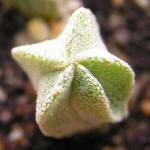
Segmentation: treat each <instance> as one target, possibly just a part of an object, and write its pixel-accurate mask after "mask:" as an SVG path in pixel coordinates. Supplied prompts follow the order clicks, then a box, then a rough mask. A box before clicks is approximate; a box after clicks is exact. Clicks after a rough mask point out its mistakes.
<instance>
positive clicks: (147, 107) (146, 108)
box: [140, 99, 150, 116]
mask: <svg viewBox="0 0 150 150" xmlns="http://www.w3.org/2000/svg"><path fill="white" fill-rule="evenodd" d="M140 109H141V111H142V112H143V113H144V115H146V116H150V99H144V100H142V101H141V103H140Z"/></svg>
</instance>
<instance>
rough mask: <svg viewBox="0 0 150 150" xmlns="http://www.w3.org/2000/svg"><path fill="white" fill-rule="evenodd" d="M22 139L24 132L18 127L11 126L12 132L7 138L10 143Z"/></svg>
mask: <svg viewBox="0 0 150 150" xmlns="http://www.w3.org/2000/svg"><path fill="white" fill-rule="evenodd" d="M23 137H24V131H23V129H22V128H21V127H20V126H19V125H17V124H16V125H13V127H12V130H11V132H10V134H9V136H8V138H9V140H10V141H11V142H19V141H21V140H22V139H23Z"/></svg>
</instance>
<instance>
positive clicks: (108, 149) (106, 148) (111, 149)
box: [102, 146, 115, 150]
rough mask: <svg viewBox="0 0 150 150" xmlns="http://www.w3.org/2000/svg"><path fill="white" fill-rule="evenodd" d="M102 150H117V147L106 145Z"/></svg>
mask: <svg viewBox="0 0 150 150" xmlns="http://www.w3.org/2000/svg"><path fill="white" fill-rule="evenodd" d="M102 150H115V149H114V148H113V147H110V146H104V147H102Z"/></svg>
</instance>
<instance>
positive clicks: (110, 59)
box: [12, 8, 134, 138]
mask: <svg viewBox="0 0 150 150" xmlns="http://www.w3.org/2000/svg"><path fill="white" fill-rule="evenodd" d="M12 55H13V57H14V59H15V60H16V61H17V62H18V63H19V64H20V65H21V66H22V68H23V69H24V70H25V72H26V73H27V74H28V76H29V78H30V79H31V81H32V83H33V86H34V88H35V90H36V91H37V100H36V121H37V123H38V125H39V127H40V129H41V131H42V132H43V133H44V135H47V136H52V137H56V138H60V137H64V136H68V135H72V134H74V133H78V132H82V131H86V130H89V129H92V128H95V127H97V126H99V125H101V124H103V123H113V122H117V121H120V120H122V119H123V118H124V117H125V116H126V115H127V108H126V104H127V100H128V99H129V97H130V96H131V93H132V91H133V87H134V72H133V71H132V69H131V68H130V66H129V65H128V64H127V63H125V62H124V61H122V60H120V59H119V58H117V57H115V56H114V55H112V54H110V53H109V52H108V51H107V48H106V47H105V45H104V43H103V41H102V39H101V37H100V35H99V28H98V25H97V23H96V19H95V17H94V15H93V14H92V13H91V11H90V10H88V9H85V8H80V9H78V10H76V11H75V13H74V14H73V15H72V17H71V18H70V21H69V23H68V25H67V26H66V28H65V30H64V32H63V33H62V34H61V35H60V36H59V37H58V38H57V39H54V40H51V41H45V42H42V43H38V44H33V45H28V46H21V47H17V48H14V49H13V50H12Z"/></svg>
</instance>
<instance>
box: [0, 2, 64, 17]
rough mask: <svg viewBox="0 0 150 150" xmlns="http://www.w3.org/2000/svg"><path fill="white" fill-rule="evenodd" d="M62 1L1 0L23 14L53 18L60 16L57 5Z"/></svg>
mask: <svg viewBox="0 0 150 150" xmlns="http://www.w3.org/2000/svg"><path fill="white" fill-rule="evenodd" d="M62 1H64V0H59V1H57V0H2V2H3V3H4V4H5V5H7V6H10V7H15V8H17V9H19V10H20V11H22V12H23V13H24V14H25V15H28V16H36V17H42V18H45V19H55V20H56V19H58V18H59V17H60V12H59V9H58V7H59V3H60V2H62Z"/></svg>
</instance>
